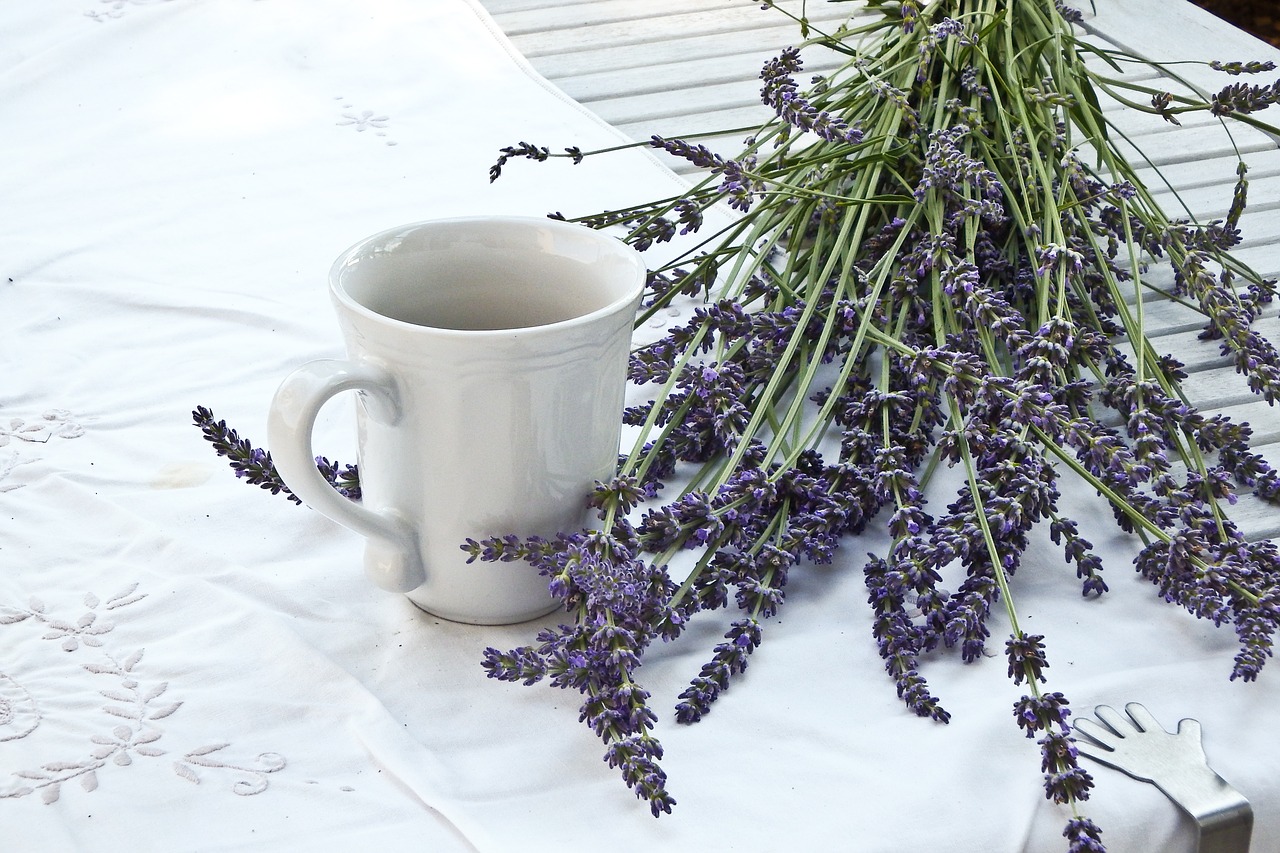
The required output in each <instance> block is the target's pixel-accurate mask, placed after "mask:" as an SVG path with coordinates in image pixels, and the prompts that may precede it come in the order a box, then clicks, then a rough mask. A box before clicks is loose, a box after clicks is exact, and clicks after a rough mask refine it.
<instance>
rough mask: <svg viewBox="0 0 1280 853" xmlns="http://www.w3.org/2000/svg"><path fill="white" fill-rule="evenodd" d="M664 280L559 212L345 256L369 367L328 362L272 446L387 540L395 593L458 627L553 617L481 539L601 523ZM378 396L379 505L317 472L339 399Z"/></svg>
mask: <svg viewBox="0 0 1280 853" xmlns="http://www.w3.org/2000/svg"><path fill="white" fill-rule="evenodd" d="M645 277H646V271H645V265H644V262H643V261H642V260H641V258H640V256H639V254H638V253H637V252H635V251H634V250H633V249H631V248H630V247H629V246H627V245H625V244H624V243H622V242H621V241H619V240H617V239H616V238H613V237H610V236H607V235H604V234H601V233H599V232H596V231H592V230H590V229H588V228H584V227H581V226H578V225H572V224H568V223H565V222H558V221H554V220H549V219H531V218H520V217H473V218H462V219H446V220H438V221H432V222H422V223H417V224H413V225H406V226H403V227H400V228H393V229H390V230H388V231H384V232H382V233H380V234H376V235H374V236H372V237H369V238H368V239H366V240H363V241H362V242H360V243H357V244H356V245H355V246H353V247H352V248H350V249H348V250H347V251H346V252H344V253H343V254H342V255H341V256H340V257H339V258H338V260H337V261H336V262H335V263H334V265H333V269H332V270H331V272H330V275H329V290H330V295H331V296H332V300H333V303H334V306H335V307H336V310H337V314H338V320H339V324H340V326H341V328H342V334H343V338H344V339H345V341H346V345H347V352H348V355H349V360H347V361H334V360H326V361H315V362H311V363H309V364H306V365H303V366H302V367H301V368H299V369H298V370H296V371H295V372H294V373H293V374H291V375H290V376H289V377H288V378H287V379H286V380H285V381H284V383H283V384H282V385H281V386H280V389H279V390H278V391H277V392H276V395H275V398H274V400H273V401H272V404H271V412H270V415H269V419H268V441H269V446H270V449H271V455H272V458H273V460H274V462H275V465H276V468H277V470H278V471H279V473H280V475H281V476H282V478H283V479H284V481H285V482H286V483H287V484H288V486H289V488H290V489H291V490H292V491H293V492H294V494H296V495H297V496H298V497H299V498H300V499H301V500H302V501H303V502H304V503H306V504H308V505H309V506H311V507H312V508H314V509H316V510H318V511H319V512H321V513H323V514H324V515H326V516H328V517H329V518H331V519H333V520H334V521H337V522H338V523H340V524H343V525H346V526H347V527H349V528H351V529H352V530H355V531H357V532H359V533H361V534H363V535H364V536H365V537H366V538H367V542H366V550H365V570H366V572H367V573H368V575H369V577H370V579H372V580H373V581H374V583H376V584H377V585H378V586H380V587H383V588H384V589H388V590H392V591H396V592H404V593H407V595H408V597H409V598H410V599H411V600H412V601H413V602H414V603H415V604H417V605H418V606H419V607H421V608H422V609H424V610H426V611H428V612H430V613H433V614H435V615H437V616H441V617H443V618H445V619H450V620H454V621H458V622H469V623H473V624H504V623H511V622H520V621H524V620H526V619H532V618H535V617H537V616H541V615H543V614H545V613H548V612H550V611H551V610H552V609H553V608H554V607H555V606H556V602H555V601H554V600H553V599H552V598H551V596H550V594H549V593H548V591H547V581H546V579H545V578H542V577H540V576H539V575H538V574H537V572H536V571H534V570H533V569H532V568H530V567H529V566H528V565H527V564H525V563H523V562H514V563H482V562H479V561H476V562H473V563H467V562H466V560H467V554H466V552H465V551H463V550H462V544H463V543H464V542H465V540H466V539H467V538H468V537H471V538H476V539H479V538H481V537H485V536H493V535H505V534H509V533H510V534H517V535H520V536H530V535H538V536H552V535H554V534H555V533H557V532H559V531H562V530H563V531H569V530H577V529H581V528H582V527H583V526H585V525H586V524H588V523H589V522H590V516H589V513H588V510H587V508H586V505H585V499H586V497H587V495H588V494H589V492H590V490H591V488H592V485H593V483H594V482H595V481H596V480H606V479H608V478H609V477H611V476H612V474H613V471H614V470H615V466H616V465H617V458H618V444H619V439H620V433H621V428H622V421H621V417H622V408H623V395H624V392H625V384H626V378H625V374H626V362H627V354H628V351H629V349H630V341H631V330H632V325H633V323H634V321H635V312H636V309H637V307H638V304H639V300H640V295H641V291H642V289H643V287H644V281H645ZM349 390H355V391H358V392H359V393H358V399H357V404H356V416H357V441H358V445H357V454H358V459H359V466H360V485H361V491H362V499H361V501H360V503H356V502H353V501H350V500H348V499H347V498H345V497H343V496H342V495H340V494H339V493H338V492H337V491H336V490H334V489H333V488H332V487H331V486H330V485H329V484H328V483H327V482H326V481H325V479H324V477H323V476H321V474H320V473H319V472H318V471H317V470H316V465H315V456H316V454H315V452H314V451H313V450H312V440H311V432H312V429H313V426H314V424H315V420H316V416H317V414H318V412H319V410H320V407H321V406H322V405H324V403H325V401H326V400H328V399H329V398H331V397H333V396H334V395H335V394H339V393H341V392H343V391H349Z"/></svg>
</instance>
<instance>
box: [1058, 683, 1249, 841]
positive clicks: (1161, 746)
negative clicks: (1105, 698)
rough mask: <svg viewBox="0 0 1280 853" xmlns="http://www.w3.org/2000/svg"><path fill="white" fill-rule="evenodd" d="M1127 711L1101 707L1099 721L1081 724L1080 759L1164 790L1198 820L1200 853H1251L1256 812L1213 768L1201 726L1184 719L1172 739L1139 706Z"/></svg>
mask: <svg viewBox="0 0 1280 853" xmlns="http://www.w3.org/2000/svg"><path fill="white" fill-rule="evenodd" d="M1124 709H1125V713H1124V714H1121V713H1120V712H1119V711H1117V710H1115V709H1114V708H1111V707H1108V706H1107V705H1099V706H1098V707H1097V708H1096V709H1095V713H1096V714H1097V715H1098V722H1094V721H1093V720H1091V719H1082V720H1079V721H1077V722H1076V724H1075V731H1076V733H1077V734H1078V735H1080V736H1081V737H1079V738H1077V740H1076V747H1077V748H1078V749H1079V751H1080V754H1081V755H1083V756H1085V757H1087V758H1091V759H1093V760H1094V761H1096V762H1098V763H1099V764H1103V765H1105V766H1107V767H1111V768H1113V769H1115V770H1119V771H1120V772H1122V773H1125V774H1127V775H1129V776H1132V777H1133V778H1134V779H1138V780H1140V781H1142V782H1150V783H1151V784H1153V785H1155V786H1156V787H1157V788H1159V789H1160V790H1161V791H1162V792H1163V793H1164V795H1165V796H1167V797H1168V798H1169V799H1171V800H1173V802H1174V803H1175V804H1176V805H1177V806H1178V807H1179V808H1180V809H1182V810H1183V811H1185V812H1186V813H1187V814H1189V815H1191V817H1192V818H1193V819H1194V820H1195V822H1196V825H1197V827H1199V830H1200V844H1199V847H1198V848H1197V849H1198V850H1199V853H1249V839H1250V837H1251V836H1252V834H1253V808H1252V807H1251V806H1250V805H1249V801H1248V800H1247V799H1245V797H1244V796H1243V795H1242V794H1241V793H1240V792H1239V791H1237V790H1236V789H1235V788H1232V787H1231V786H1230V785H1229V784H1227V781H1226V780H1225V779H1223V778H1222V777H1221V776H1219V775H1218V774H1217V773H1215V772H1214V771H1213V769H1212V768H1210V767H1209V762H1208V759H1207V758H1206V757H1205V754H1204V747H1203V746H1202V745H1201V742H1200V723H1199V722H1198V721H1197V720H1193V719H1190V718H1188V719H1184V720H1182V721H1181V722H1179V723H1178V731H1177V733H1176V734H1170V733H1169V732H1167V731H1165V730H1164V728H1163V727H1161V725H1160V723H1159V722H1158V721H1157V720H1156V718H1155V717H1154V716H1152V715H1151V712H1149V711H1148V710H1147V709H1146V708H1144V707H1143V706H1142V705H1139V704H1138V703H1137V702H1130V703H1129V704H1128V705H1125V706H1124Z"/></svg>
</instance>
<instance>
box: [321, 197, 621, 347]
mask: <svg viewBox="0 0 1280 853" xmlns="http://www.w3.org/2000/svg"><path fill="white" fill-rule="evenodd" d="M645 275H646V273H645V266H644V262H643V261H642V260H641V259H640V256H639V254H638V253H637V252H636V251H635V250H634V249H632V248H630V247H629V246H627V245H626V244H624V243H622V242H621V241H619V240H617V239H615V238H613V237H609V236H607V235H604V234H600V233H599V232H596V231H593V230H591V229H588V228H586V227H583V226H579V225H572V224H569V223H564V222H557V221H555V220H549V219H527V218H520V217H508V218H503V217H475V218H468V219H453V220H439V221H435V222H423V223H418V224H415V225H407V226H404V227H402V228H396V229H392V230H390V231H385V232H383V233H381V234H377V235H375V236H373V237H370V238H368V239H367V240H364V241H363V242H361V243H359V244H357V245H356V246H353V247H352V248H351V249H349V250H348V251H347V252H345V253H344V254H343V255H342V256H341V257H340V258H339V259H338V261H337V262H336V263H335V264H334V267H333V271H332V274H331V277H330V281H331V285H332V287H333V290H334V293H335V294H336V295H337V296H338V298H339V299H343V300H344V301H350V302H354V303H356V304H357V305H359V306H361V307H363V308H364V309H366V310H368V311H372V312H374V313H375V314H378V315H380V316H382V317H384V318H388V319H390V320H395V321H398V322H401V323H408V324H412V325H415V326H423V327H428V328H433V329H452V330H458V331H498V330H506V329H524V328H530V327H536V326H546V325H550V324H555V323H563V322H567V321H571V320H576V319H578V318H582V317H587V316H590V315H593V314H597V313H601V312H607V311H610V310H613V309H616V308H617V307H618V306H619V305H620V304H624V303H629V302H630V301H631V300H633V299H634V298H635V297H636V296H637V295H638V293H639V292H640V290H641V288H642V287H643V286H644V280H645Z"/></svg>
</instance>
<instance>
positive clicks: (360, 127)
mask: <svg viewBox="0 0 1280 853" xmlns="http://www.w3.org/2000/svg"><path fill="white" fill-rule="evenodd" d="M334 100H335V101H340V102H341V103H342V115H341V118H339V119H338V120H337V121H336V122H334V124H336V125H338V126H339V127H351V128H354V129H355V131H356V133H364V132H365V131H366V130H372V131H373V135H374V136H378V137H382V138H383V139H384V140H385V141H386V144H387V145H396V144H397V143H396V142H395V140H392V139H387V138H386V136H387V131H386V127H387V125H388V124H390V123H391V118H390V116H384V115H378V114H377V113H375V112H374V111H373V110H357V109H356V108H355V105H354V104H352V103H349V102H348V101H347V99H346V98H343V97H337V98H334Z"/></svg>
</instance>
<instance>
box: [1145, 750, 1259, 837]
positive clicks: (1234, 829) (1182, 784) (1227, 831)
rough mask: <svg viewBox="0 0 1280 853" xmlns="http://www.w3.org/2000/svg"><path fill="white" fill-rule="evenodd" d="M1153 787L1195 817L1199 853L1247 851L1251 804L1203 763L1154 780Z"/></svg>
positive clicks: (1251, 811)
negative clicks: (1194, 767) (1193, 768)
mask: <svg viewBox="0 0 1280 853" xmlns="http://www.w3.org/2000/svg"><path fill="white" fill-rule="evenodd" d="M1155 784H1156V787H1158V788H1159V789H1160V790H1161V791H1163V792H1164V793H1165V795H1166V796H1167V797H1168V798H1169V799H1171V800H1173V801H1174V802H1175V803H1177V805H1178V807H1179V808H1181V809H1182V810H1183V811H1185V812H1187V813H1188V814H1189V815H1191V817H1193V818H1195V821H1196V825H1197V826H1198V827H1199V829H1200V845H1199V847H1198V851H1199V853H1249V840H1250V838H1251V836H1252V834H1253V807H1252V806H1250V805H1249V801H1248V800H1247V799H1245V797H1244V795H1242V794H1241V793H1240V792H1239V791H1237V790H1236V789H1235V788H1232V787H1231V785H1229V784H1228V783H1227V781H1226V780H1225V779H1223V778H1222V777H1221V776H1219V775H1218V774H1217V773H1215V772H1213V770H1211V769H1210V768H1209V767H1208V766H1205V767H1204V768H1203V769H1202V770H1200V771H1199V772H1187V771H1185V770H1183V771H1181V772H1179V773H1178V774H1177V775H1175V776H1172V777H1169V778H1166V779H1162V780H1160V781H1159V782H1156V783H1155Z"/></svg>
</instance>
